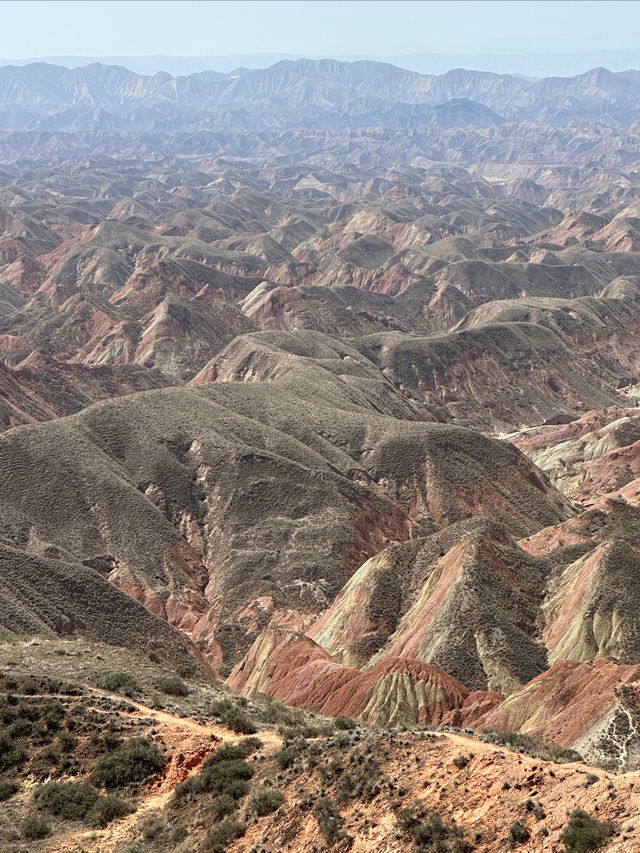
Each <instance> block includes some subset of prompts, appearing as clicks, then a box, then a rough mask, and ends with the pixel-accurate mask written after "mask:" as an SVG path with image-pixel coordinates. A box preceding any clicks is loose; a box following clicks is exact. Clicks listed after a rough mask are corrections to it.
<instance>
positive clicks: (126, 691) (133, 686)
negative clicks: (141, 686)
mask: <svg viewBox="0 0 640 853" xmlns="http://www.w3.org/2000/svg"><path fill="white" fill-rule="evenodd" d="M102 686H103V687H104V689H105V690H110V691H111V692H112V693H122V694H123V695H124V696H128V697H129V698H131V697H132V696H133V695H134V693H135V692H136V690H137V689H138V682H137V681H136V680H135V678H134V677H133V675H131V673H130V672H111V673H109V675H107V676H106V677H105V679H104V680H103V682H102Z"/></svg>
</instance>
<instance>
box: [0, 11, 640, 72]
mask: <svg viewBox="0 0 640 853" xmlns="http://www.w3.org/2000/svg"><path fill="white" fill-rule="evenodd" d="M0 14H1V16H2V17H1V19H0V20H1V21H2V27H1V29H0V57H3V58H5V59H18V58H25V57H39V56H46V57H54V56H83V57H84V56H86V57H91V56H149V55H168V56H218V55H228V54H236V55H241V54H254V53H262V54H264V53H274V54H275V53H283V54H285V53H291V54H300V55H305V56H346V55H349V56H353V55H367V56H371V55H375V56H393V55H398V54H410V53H441V54H448V53H474V54H491V53H508V54H525V53H554V52H562V53H579V52H584V51H595V50H602V49H615V50H625V49H627V50H631V49H637V48H638V32H640V2H636V0H622V2H616V0H609V1H608V2H601V1H600V0H591V2H590V1H589V0H575V2H574V1H573V0H536V2H531V0H502V2H500V0H492V1H491V2H489V1H488V0H487V2H483V0H472V2H468V0H460V2H455V0H447V2H441V0H433V2H428V0H425V1H424V2H422V0H414V2H407V1H406V0H396V2H386V0H377V1H376V2H372V1H371V0H284V2H283V0H259V2H255V0H244V2H243V0H234V2H227V0H220V2H215V0H211V2H206V0H182V2H174V0H142V1H141V0H115V2H106V1H105V0H72V2H68V0H46V2H40V0H20V2H17V0H16V2H14V0H0Z"/></svg>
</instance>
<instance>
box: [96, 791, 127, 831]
mask: <svg viewBox="0 0 640 853" xmlns="http://www.w3.org/2000/svg"><path fill="white" fill-rule="evenodd" d="M133 811H135V809H134V808H133V807H132V806H130V805H129V804H128V803H125V802H124V800H121V799H120V798H119V797H114V796H112V795H109V796H107V797H100V798H99V799H98V801H97V802H96V803H95V804H94V805H93V807H92V808H91V809H89V811H88V812H87V815H86V818H85V820H86V822H87V823H88V824H89V826H95V827H99V828H100V829H103V828H104V827H105V826H106V825H107V824H108V823H111V821H112V820H117V818H119V817H125V815H128V814H131V813H132V812H133Z"/></svg>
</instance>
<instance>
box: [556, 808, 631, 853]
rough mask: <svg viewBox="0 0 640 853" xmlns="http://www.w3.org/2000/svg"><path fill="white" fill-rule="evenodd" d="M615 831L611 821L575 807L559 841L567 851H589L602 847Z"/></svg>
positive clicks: (576, 852) (579, 852)
mask: <svg viewBox="0 0 640 853" xmlns="http://www.w3.org/2000/svg"><path fill="white" fill-rule="evenodd" d="M616 832H617V827H616V825H615V823H613V821H610V820H609V821H606V822H602V821H599V820H598V819H597V818H595V817H593V815H590V814H588V813H587V812H585V811H583V810H582V809H576V810H575V811H573V812H571V814H570V815H569V823H568V825H567V828H566V829H565V830H564V832H563V833H562V835H561V836H560V841H561V842H562V843H563V845H564V849H565V850H566V851H567V853H589V851H590V850H597V849H598V848H599V847H603V846H604V845H605V844H606V843H607V841H608V840H609V839H610V838H611V836H612V835H615V833H616Z"/></svg>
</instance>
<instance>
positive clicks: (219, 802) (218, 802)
mask: <svg viewBox="0 0 640 853" xmlns="http://www.w3.org/2000/svg"><path fill="white" fill-rule="evenodd" d="M237 808H238V801H237V800H234V799H233V797H231V796H230V795H229V794H220V795H219V796H217V797H215V798H214V800H213V802H212V803H211V805H210V806H209V814H210V816H211V818H212V820H213V821H215V822H217V821H219V820H222V818H223V817H226V816H227V815H230V814H231V813H232V812H234V811H235V810H236V809H237Z"/></svg>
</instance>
